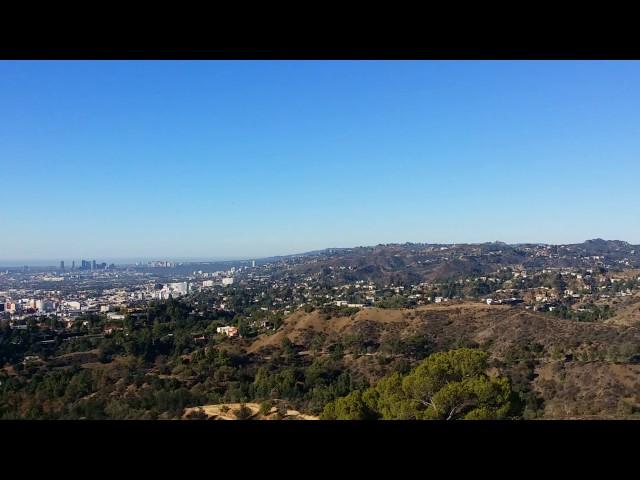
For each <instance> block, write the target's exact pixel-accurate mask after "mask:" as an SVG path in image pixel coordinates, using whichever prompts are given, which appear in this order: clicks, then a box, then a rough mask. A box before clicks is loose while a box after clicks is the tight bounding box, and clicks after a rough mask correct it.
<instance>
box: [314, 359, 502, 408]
mask: <svg viewBox="0 0 640 480" xmlns="http://www.w3.org/2000/svg"><path fill="white" fill-rule="evenodd" d="M487 367H488V365H487V353H486V352H483V351H481V350H475V349H468V348H462V349H458V350H450V351H448V352H439V353H434V354H432V355H430V356H429V357H427V358H426V359H425V360H424V361H423V362H422V363H420V364H419V365H418V366H417V367H416V368H414V369H413V370H412V371H411V372H409V373H408V374H407V375H405V376H402V375H400V374H399V373H393V374H391V375H389V376H387V377H384V378H383V379H382V380H380V381H379V382H378V383H377V384H375V385H374V386H372V387H369V388H368V389H366V390H364V391H355V392H352V393H350V394H349V395H347V396H346V397H342V398H338V399H337V400H336V401H334V402H330V403H328V404H327V405H326V406H325V409H324V411H323V413H322V416H321V418H323V419H326V420H366V419H383V420H454V419H501V418H506V417H507V416H508V415H509V412H510V410H511V406H512V392H511V386H510V384H509V381H508V380H507V379H506V378H504V377H499V376H498V377H490V376H488V375H487V374H486V370H487Z"/></svg>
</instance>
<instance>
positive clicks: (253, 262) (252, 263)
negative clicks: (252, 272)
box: [251, 260, 256, 268]
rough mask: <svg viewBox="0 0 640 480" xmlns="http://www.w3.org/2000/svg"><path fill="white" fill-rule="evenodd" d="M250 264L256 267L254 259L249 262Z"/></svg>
mask: <svg viewBox="0 0 640 480" xmlns="http://www.w3.org/2000/svg"><path fill="white" fill-rule="evenodd" d="M251 266H252V267H253V268H255V267H256V261H255V260H253V261H252V262H251Z"/></svg>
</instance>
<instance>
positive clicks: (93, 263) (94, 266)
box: [91, 260, 96, 270]
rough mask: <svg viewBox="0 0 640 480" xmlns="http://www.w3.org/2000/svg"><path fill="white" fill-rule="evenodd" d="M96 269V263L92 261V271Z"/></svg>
mask: <svg viewBox="0 0 640 480" xmlns="http://www.w3.org/2000/svg"><path fill="white" fill-rule="evenodd" d="M95 269H96V261H95V260H92V261H91V270H95Z"/></svg>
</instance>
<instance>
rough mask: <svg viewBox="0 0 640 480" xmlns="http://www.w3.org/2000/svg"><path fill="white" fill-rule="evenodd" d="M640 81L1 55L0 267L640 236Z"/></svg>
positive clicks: (523, 68)
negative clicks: (639, 182) (393, 245)
mask: <svg viewBox="0 0 640 480" xmlns="http://www.w3.org/2000/svg"><path fill="white" fill-rule="evenodd" d="M638 84H640V62H638V61H302V62H296V61H273V62H272V61H198V62H191V61H157V62H152V61H146V62H145V61H108V62H97V61H46V62H45V61H42V62H38V61H19V62H18V61H0V104H2V111H1V113H0V168H1V169H2V172H3V186H2V188H0V204H1V205H3V207H4V208H3V209H2V210H3V211H2V217H1V218H2V222H3V234H2V235H0V257H4V260H2V259H0V265H1V266H10V265H9V264H8V263H7V262H10V263H12V264H15V266H19V265H24V264H33V265H36V263H34V262H37V261H39V260H42V261H48V262H53V263H51V265H54V266H55V265H59V262H60V261H61V260H64V261H65V267H66V269H67V270H68V269H70V267H71V261H72V260H74V259H75V260H76V267H77V262H79V261H80V260H81V259H83V258H84V259H87V260H93V259H94V258H95V259H96V260H98V261H107V262H109V263H110V262H111V260H109V259H118V258H119V259H134V258H139V259H140V261H146V260H153V259H176V258H185V259H186V258H190V259H208V260H210V261H216V260H217V259H220V260H244V259H253V258H265V257H270V256H279V255H289V254H296V253H303V252H307V251H313V250H320V249H324V248H340V247H347V248H348V247H354V246H359V245H363V246H364V245H376V244H380V243H405V242H413V243H482V242H486V241H494V240H500V241H504V242H506V243H510V244H513V243H549V244H566V243H580V242H582V241H584V240H586V239H591V238H597V237H600V238H605V239H612V240H613V239H617V240H624V241H628V242H629V243H632V244H640V222H638V221H637V205H638V204H640V201H639V200H640V198H639V195H638V190H637V185H636V184H637V179H638V178H639V177H640V161H639V160H638V159H639V157H640V91H638V89H637V85H638ZM100 252H103V253H104V254H105V257H100V256H99V255H98V253H100ZM194 261H197V260H194ZM114 263H117V262H114Z"/></svg>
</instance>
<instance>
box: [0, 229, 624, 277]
mask: <svg viewBox="0 0 640 480" xmlns="http://www.w3.org/2000/svg"><path fill="white" fill-rule="evenodd" d="M595 239H602V238H600V237H591V238H585V239H584V240H580V241H574V242H562V243H551V242H503V241H502V240H499V239H498V240H486V241H481V242H429V241H419V242H418V241H416V242H411V241H406V242H385V243H380V242H378V243H375V244H367V245H349V246H329V247H323V248H319V249H312V250H305V251H295V252H286V253H277V254H273V255H265V256H262V257H258V256H254V257H251V256H238V257H184V256H183V257H173V256H168V255H164V256H162V255H159V256H154V257H150V256H138V257H135V256H134V257H101V256H87V257H83V258H69V259H67V258H58V259H53V258H48V259H43V258H32V259H28V258H22V259H6V260H2V259H0V268H2V267H11V268H13V267H21V266H24V265H27V266H35V267H56V266H59V264H60V261H64V262H65V268H66V269H68V268H70V267H71V262H72V261H74V260H75V262H76V267H78V266H79V265H80V262H81V261H82V260H87V261H92V260H96V262H98V263H101V262H106V263H109V264H110V263H114V264H116V265H126V264H135V263H147V262H151V261H169V262H185V263H190V262H194V263H195V262H208V263H214V262H243V261H251V260H262V259H265V258H272V257H281V256H295V255H301V254H305V253H309V252H314V251H318V250H330V249H343V248H347V249H349V248H358V247H374V246H376V245H382V244H384V245H386V244H396V245H401V244H405V243H413V244H430V245H433V244H441V245H474V244H482V243H494V242H502V243H506V244H508V245H519V244H539V245H571V244H580V243H583V242H585V241H587V240H595ZM602 240H605V241H623V242H627V243H629V244H631V245H637V244H636V243H634V242H629V241H627V240H625V239H622V238H604V239H602Z"/></svg>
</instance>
